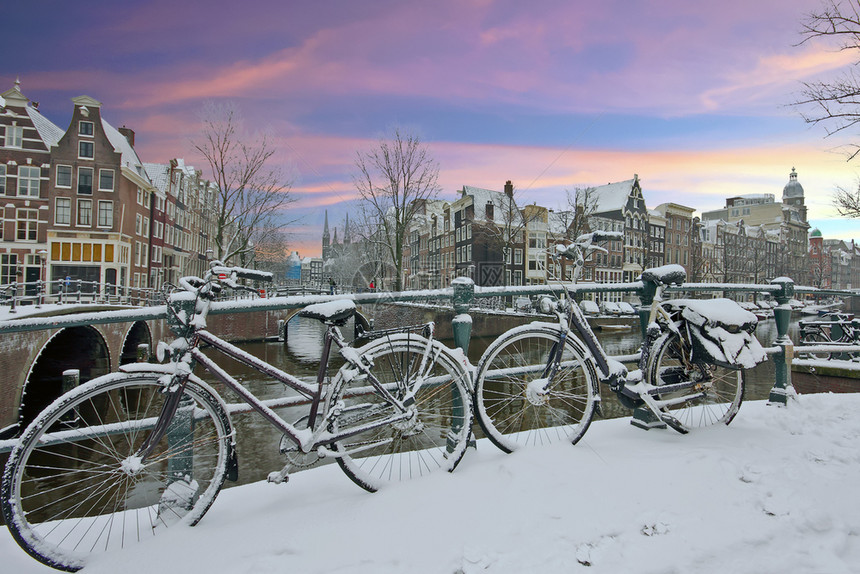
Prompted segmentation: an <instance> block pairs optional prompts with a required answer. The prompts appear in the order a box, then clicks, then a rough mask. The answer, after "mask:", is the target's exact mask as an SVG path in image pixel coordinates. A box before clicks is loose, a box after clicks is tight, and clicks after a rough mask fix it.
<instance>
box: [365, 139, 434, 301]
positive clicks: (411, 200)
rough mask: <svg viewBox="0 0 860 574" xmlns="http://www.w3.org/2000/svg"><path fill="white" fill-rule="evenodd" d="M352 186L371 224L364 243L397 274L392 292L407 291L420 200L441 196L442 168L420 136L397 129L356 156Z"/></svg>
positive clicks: (366, 218)
mask: <svg viewBox="0 0 860 574" xmlns="http://www.w3.org/2000/svg"><path fill="white" fill-rule="evenodd" d="M355 166H356V168H357V172H356V173H355V174H354V175H353V182H354V184H355V187H356V189H357V190H358V194H359V196H360V197H361V199H362V203H361V208H362V210H363V212H364V215H365V217H364V219H365V220H366V221H369V222H370V223H371V227H372V228H373V230H372V231H370V232H366V235H365V237H364V240H365V241H369V242H373V243H376V244H377V245H380V246H381V247H382V248H383V249H384V250H385V252H386V254H387V255H388V257H389V258H390V263H391V265H392V266H393V268H394V274H395V277H394V285H393V287H394V290H395V291H401V290H402V289H403V248H404V246H405V244H406V239H407V238H406V234H407V232H408V231H409V224H410V223H411V222H412V219H413V217H414V216H415V213H416V211H417V209H418V206H419V203H420V202H419V200H422V199H432V198H433V197H435V196H436V195H437V194H438V193H439V184H438V179H439V164H438V163H437V162H436V161H435V160H434V159H433V158H432V157H431V156H430V154H429V152H428V150H427V147H426V146H425V145H423V144H422V143H421V140H420V138H419V137H418V136H416V135H414V134H409V133H404V132H402V131H401V130H400V129H394V131H393V133H392V134H391V137H390V139H385V138H384V137H383V138H380V140H379V143H378V144H377V146H376V147H375V148H373V149H371V150H370V151H367V152H357V153H356V160H355Z"/></svg>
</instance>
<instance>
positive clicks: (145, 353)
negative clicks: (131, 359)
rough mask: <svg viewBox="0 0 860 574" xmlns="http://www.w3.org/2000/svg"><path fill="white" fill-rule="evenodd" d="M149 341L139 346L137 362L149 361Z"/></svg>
mask: <svg viewBox="0 0 860 574" xmlns="http://www.w3.org/2000/svg"><path fill="white" fill-rule="evenodd" d="M149 356H150V351H149V343H141V344H139V345H138V346H137V362H138V363H148V362H149Z"/></svg>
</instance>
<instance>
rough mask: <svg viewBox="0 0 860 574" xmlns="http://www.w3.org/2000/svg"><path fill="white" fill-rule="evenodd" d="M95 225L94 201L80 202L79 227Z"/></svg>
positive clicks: (84, 200)
mask: <svg viewBox="0 0 860 574" xmlns="http://www.w3.org/2000/svg"><path fill="white" fill-rule="evenodd" d="M92 224H93V200H92V199H79V200H78V225H85V226H87V227H91V226H92Z"/></svg>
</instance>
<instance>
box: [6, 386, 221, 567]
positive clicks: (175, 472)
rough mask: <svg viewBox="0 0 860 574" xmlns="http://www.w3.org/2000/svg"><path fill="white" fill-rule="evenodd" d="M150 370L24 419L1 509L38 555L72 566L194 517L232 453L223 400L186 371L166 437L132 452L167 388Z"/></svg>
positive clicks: (82, 391) (211, 496) (83, 390)
mask: <svg viewBox="0 0 860 574" xmlns="http://www.w3.org/2000/svg"><path fill="white" fill-rule="evenodd" d="M159 376H160V375H159V374H156V373H133V374H132V373H129V374H126V373H118V374H111V375H106V376H103V377H99V378H96V379H93V380H92V381H90V382H88V383H86V384H84V385H81V386H80V387H78V388H77V389H75V390H73V391H71V392H69V393H67V394H65V395H63V396H62V397H60V398H59V399H58V400H57V401H55V402H54V403H53V404H51V405H50V406H49V407H48V408H46V409H45V410H44V411H42V413H41V414H40V415H39V416H38V417H37V418H36V419H35V420H34V421H33V422H32V423H31V424H30V425H29V426H28V427H27V429H26V430H25V431H24V434H23V435H22V437H21V440H20V441H19V443H18V445H17V446H16V447H15V448H14V450H13V451H12V453H11V454H10V456H9V461H8V462H7V464H6V470H5V472H4V474H3V485H2V507H3V516H4V517H5V519H6V524H7V525H8V527H9V530H10V531H11V533H12V536H13V537H14V538H15V540H16V541H17V542H18V544H19V545H20V546H21V547H22V548H23V549H24V550H26V551H27V552H28V553H29V554H30V555H31V556H33V557H34V558H36V559H37V560H39V561H40V562H42V563H44V564H47V565H48V566H52V567H54V568H58V569H60V570H66V571H69V572H74V571H76V570H79V569H81V568H83V567H84V566H85V565H86V562H87V558H88V556H89V555H91V554H94V553H101V552H105V551H109V550H114V549H118V548H122V547H124V546H129V545H132V544H135V543H137V542H140V541H142V540H145V539H147V538H149V537H151V536H153V535H155V534H157V533H158V532H160V531H162V530H163V529H164V528H166V527H169V526H172V525H174V524H188V525H194V524H196V523H197V522H198V521H199V520H200V518H202V516H203V515H204V514H205V513H206V511H207V510H208V509H209V506H210V505H211V504H212V502H213V501H214V500H215V496H216V495H217V494H218V491H219V490H220V489H221V486H222V484H223V483H224V478H225V475H226V470H227V464H228V460H229V459H230V457H231V455H232V446H231V444H232V438H231V437H232V434H231V425H230V421H229V419H228V418H227V415H226V414H225V412H224V408H223V406H222V405H223V403H222V402H221V401H220V400H219V399H217V398H216V397H215V396H213V394H212V392H211V391H210V390H209V389H208V388H207V387H205V386H204V384H198V383H196V382H194V381H193V380H191V381H189V382H188V385H187V387H186V390H185V396H184V398H183V402H182V403H181V404H180V407H179V410H178V412H177V414H176V416H175V417H174V419H173V422H172V423H171V425H170V427H169V428H168V430H167V433H166V434H165V437H164V438H163V439H162V440H161V442H160V443H159V444H158V445H157V447H156V449H155V451H153V453H152V455H151V456H150V457H149V459H148V460H146V461H145V462H144V463H143V464H141V461H140V459H136V458H135V457H133V456H132V455H133V454H134V453H135V452H136V451H137V448H138V447H139V446H140V445H141V443H142V442H143V441H144V439H145V438H146V436H147V435H148V429H150V428H151V427H152V425H153V423H154V422H155V420H156V418H157V417H158V414H159V412H160V411H161V407H162V405H163V403H164V400H165V397H166V395H165V394H164V393H162V392H161V391H162V390H163V389H164V385H163V384H162V383H160V382H159V379H158V377H159Z"/></svg>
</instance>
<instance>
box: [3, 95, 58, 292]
mask: <svg viewBox="0 0 860 574" xmlns="http://www.w3.org/2000/svg"><path fill="white" fill-rule="evenodd" d="M62 135H63V130H62V129H61V128H60V127H58V126H56V125H54V124H53V123H51V121H49V120H48V119H47V118H45V117H44V116H43V115H42V114H41V113H40V112H39V109H38V106H37V105H36V104H33V103H32V102H30V100H29V99H28V98H27V97H26V96H24V95H23V94H22V93H21V85H20V82H15V85H14V87H12V88H11V89H9V90H7V91H5V92H3V93H2V94H0V197H2V201H3V206H2V209H0V284H2V285H8V284H9V283H13V282H16V281H17V282H21V281H25V282H27V283H31V284H32V283H34V282H37V281H39V280H45V279H46V278H47V276H46V275H45V273H46V264H47V261H48V257H47V255H48V252H47V247H48V229H49V227H50V226H51V223H50V219H49V218H50V213H49V212H50V210H51V187H50V183H51V182H50V180H51V148H52V147H53V146H55V145H56V144H57V142H58V141H59V139H60V138H61V137H62ZM28 289H29V290H31V291H32V290H35V286H34V285H31V286H29V287H28Z"/></svg>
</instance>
